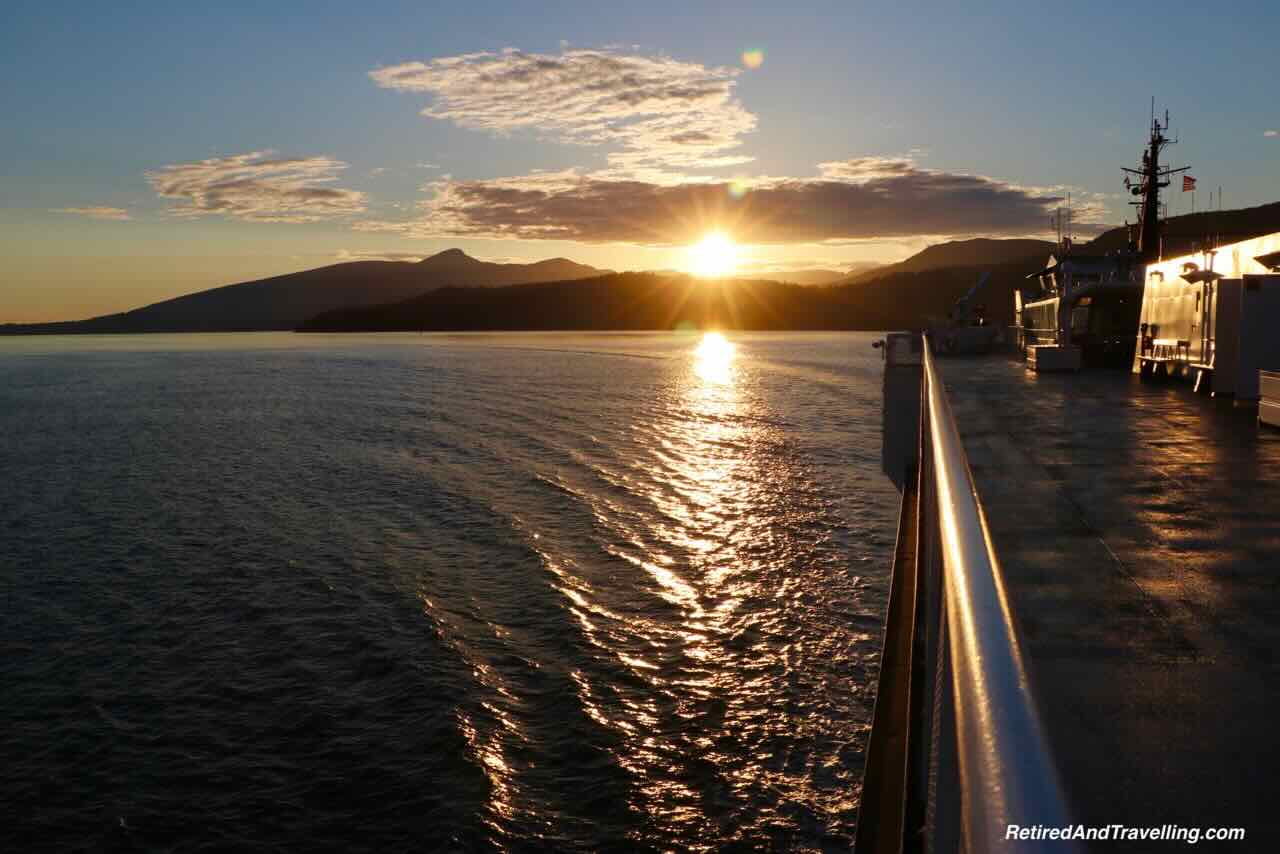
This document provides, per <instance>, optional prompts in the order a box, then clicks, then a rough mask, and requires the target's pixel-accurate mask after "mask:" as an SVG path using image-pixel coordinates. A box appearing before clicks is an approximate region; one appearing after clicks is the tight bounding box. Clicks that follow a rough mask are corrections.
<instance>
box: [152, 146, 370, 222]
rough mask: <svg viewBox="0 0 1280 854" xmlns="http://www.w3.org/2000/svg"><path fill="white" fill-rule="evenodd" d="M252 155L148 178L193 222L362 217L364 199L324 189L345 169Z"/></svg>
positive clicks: (179, 166)
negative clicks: (225, 218)
mask: <svg viewBox="0 0 1280 854" xmlns="http://www.w3.org/2000/svg"><path fill="white" fill-rule="evenodd" d="M273 154H274V152H271V151H253V152H249V153H247V154H235V155H231V156H229V157H215V158H211V159H208V160H199V161H196V162H194V163H176V164H173V165H171V166H165V167H164V168H162V169H157V170H155V171H153V172H148V173H147V181H148V182H150V184H151V186H152V187H153V188H154V189H155V191H156V192H157V193H158V194H159V195H160V196H161V197H163V198H166V199H175V200H177V201H178V202H179V204H177V205H175V206H174V207H173V208H172V209H171V212H172V213H174V214H175V215H177V216H183V217H195V216H203V215H206V214H222V215H225V216H228V217H232V218H235V219H241V220H249V221H253V222H295V223H296V222H317V221H320V220H325V219H334V218H341V217H346V216H351V215H354V214H358V213H362V212H363V211H364V210H365V195H364V193H361V192H358V191H356V190H347V189H342V188H339V187H329V186H324V185H325V184H328V183H330V182H332V181H336V180H337V178H338V174H339V173H340V172H341V171H342V170H343V169H345V168H347V164H346V163H343V162H342V161H340V160H334V159H331V158H328V157H292V158H273V157H272V155H273Z"/></svg>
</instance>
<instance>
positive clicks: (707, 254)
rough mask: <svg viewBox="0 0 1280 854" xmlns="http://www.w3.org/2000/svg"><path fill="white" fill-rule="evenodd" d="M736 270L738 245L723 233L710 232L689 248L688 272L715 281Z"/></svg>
mask: <svg viewBox="0 0 1280 854" xmlns="http://www.w3.org/2000/svg"><path fill="white" fill-rule="evenodd" d="M737 269H738V244H736V243H734V242H733V240H732V239H730V237H729V235H727V234H725V233H724V232H723V231H712V232H710V233H709V234H707V235H706V236H705V237H703V238H702V239H701V240H699V241H698V242H697V243H695V244H694V245H693V246H690V247H689V271H690V272H692V273H693V274H694V275H695V276H702V277H704V278H708V279H715V278H719V277H721V276H728V275H730V274H731V273H733V272H734V271H735V270H737Z"/></svg>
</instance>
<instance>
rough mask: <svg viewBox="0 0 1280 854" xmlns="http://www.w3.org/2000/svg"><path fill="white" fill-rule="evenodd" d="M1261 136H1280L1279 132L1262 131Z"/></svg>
mask: <svg viewBox="0 0 1280 854" xmlns="http://www.w3.org/2000/svg"><path fill="white" fill-rule="evenodd" d="M1262 135H1263V136H1280V130H1264V131H1263V132H1262Z"/></svg>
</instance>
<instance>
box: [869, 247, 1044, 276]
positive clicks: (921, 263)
mask: <svg viewBox="0 0 1280 854" xmlns="http://www.w3.org/2000/svg"><path fill="white" fill-rule="evenodd" d="M1053 249H1054V244H1053V242H1052V241H1049V240H1030V239H1023V238H1012V239H1006V240H993V239H991V238H986V237H975V238H973V239H972V240H950V241H947V242H946V243H935V244H934V245H932V246H929V247H926V248H925V249H923V250H921V251H920V252H917V253H916V254H915V255H912V256H911V257H910V258H907V259H906V260H905V261H899V262H898V263H896V264H887V265H885V266H882V267H877V268H875V269H873V270H869V271H864V272H860V273H854V274H853V275H852V276H850V278H849V281H850V282H859V281H867V280H869V279H872V278H876V279H878V278H882V277H884V276H887V275H890V274H892V273H927V272H929V271H931V270H945V269H948V268H954V267H991V266H1000V265H1004V264H1018V263H1021V262H1023V261H1026V260H1027V259H1028V258H1035V259H1036V262H1039V261H1043V260H1044V257H1047V256H1048V254H1049V253H1050V252H1052V251H1053Z"/></svg>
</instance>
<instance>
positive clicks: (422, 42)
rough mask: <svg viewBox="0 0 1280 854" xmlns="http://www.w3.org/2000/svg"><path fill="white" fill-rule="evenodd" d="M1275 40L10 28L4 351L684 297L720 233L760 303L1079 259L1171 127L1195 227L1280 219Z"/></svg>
mask: <svg viewBox="0 0 1280 854" xmlns="http://www.w3.org/2000/svg"><path fill="white" fill-rule="evenodd" d="M1152 15H1154V16H1156V17H1155V19H1154V20H1149V19H1148V16H1152ZM1278 27H1280V6H1277V5H1276V4H1274V3H1253V4H1250V3H1228V4H1219V5H1218V6H1215V7H1205V6H1204V5H1203V4H1196V5H1194V6H1193V5H1191V4H1179V3H1162V4H1160V5H1159V6H1154V5H1152V6H1146V7H1140V6H1139V5H1138V4H1125V5H1123V6H1118V5H1117V4H1113V3H1094V2H1076V3H1072V4H1064V3H1057V4H1044V5H1040V4H1033V3H1025V2H1024V3H990V4H984V3H978V2H975V3H970V4H930V5H917V4H912V3H902V2H895V3H859V2H851V0H844V2H840V3H830V4H825V3H812V4H810V3H801V2H795V3H776V2H775V3H760V4H751V3H725V4H717V3H700V2H688V0H684V1H683V2H679V3H664V2H658V0H650V2H645V3H634V4H601V3H554V2H540V3H536V4H529V3H523V4H515V3H512V4H500V3H486V2H468V3H424V2H418V3H407V2H387V3H382V2H362V3H359V4H356V3H351V2H345V3H336V2H335V3H327V2H309V3H300V4H289V3H284V2H281V3H270V4H264V3H260V2H259V3H252V4H250V3H243V4H242V3H235V2H226V3H219V4H199V5H198V6H197V4H174V3H156V4H149V3H144V2H137V3H129V4H99V3H82V4H62V3H57V2H40V3H35V2H25V0H16V2H15V0H9V2H7V3H5V4H3V7H2V8H0V79H3V81H4V83H3V85H2V86H0V114H2V115H3V116H4V117H5V120H4V122H3V126H2V127H3V129H2V130H0V322H6V321H40V320H54V319H76V318H83V317H91V316H95V315H99V314H104V313H109V312H112V311H120V310H125V309H128V308H132V307H136V306H139V305H143V304H146V303H150V302H155V301H158V300H162V299H167V298H170V297H174V296H178V295H181V294H184V293H190V292H193V291H198V290H203V289H205V288H208V287H213V286H216V285H219V284H226V283H229V282H235V281H242V280H246V279H252V278H258V277H262V276H267V275H274V274H278V273H283V272H289V271H292V270H299V269H306V268H310V267H317V266H322V265H324V264H329V263H335V262H338V261H342V260H351V259H358V258H389V259H399V258H420V257H424V256H426V255H430V254H432V253H434V252H438V251H441V250H443V249H446V248H451V247H457V248H461V249H463V250H464V251H466V252H467V253H468V254H471V255H473V256H475V257H478V258H483V259H486V260H501V261H533V260H538V259H542V258H548V257H556V256H564V257H569V258H572V259H574V260H576V261H580V262H583V263H588V264H594V265H596V266H601V267H609V268H613V269H666V268H687V267H688V266H689V257H690V256H689V251H688V249H687V247H688V246H689V245H690V244H692V243H696V242H697V241H699V240H700V239H701V238H702V237H703V236H704V235H705V234H707V233H708V232H710V231H719V232H722V233H724V234H726V235H728V236H729V237H730V238H731V239H732V240H733V241H735V242H736V243H738V244H740V250H739V256H740V263H741V266H742V268H743V270H744V271H761V272H768V271H777V270H786V269H800V268H810V267H826V268H836V269H843V268H847V267H848V266H850V265H851V264H854V263H856V262H868V261H882V262H887V261H893V260H898V259H900V258H903V257H905V256H907V255H909V254H911V253H912V252H915V251H918V250H919V249H921V248H923V247H924V246H926V245H928V244H929V243H933V242H937V241H939V240H944V239H949V238H960V237H971V236H1028V235H1037V234H1040V235H1043V234H1046V233H1047V231H1048V215H1049V213H1050V212H1051V211H1052V210H1053V209H1054V208H1055V207H1057V206H1058V205H1060V204H1061V203H1062V199H1063V198H1064V197H1065V196H1066V194H1067V193H1070V194H1071V199H1072V203H1073V207H1074V209H1075V217H1074V218H1075V221H1076V222H1077V223H1078V228H1079V230H1080V231H1081V233H1083V234H1087V233H1089V232H1090V231H1096V230H1097V229H1100V228H1102V227H1103V226H1105V225H1113V224H1119V223H1120V222H1121V221H1123V220H1124V218H1125V216H1126V214H1127V209H1126V197H1125V196H1124V195H1123V187H1122V186H1121V172H1120V167H1121V166H1132V165H1134V164H1135V161H1136V160H1137V158H1138V156H1139V154H1140V151H1141V148H1142V145H1143V143H1144V141H1145V132H1146V127H1147V124H1148V121H1149V114H1150V99H1151V97H1152V96H1154V97H1155V98H1156V103H1157V106H1158V109H1159V110H1161V111H1163V110H1164V109H1166V108H1167V109H1168V110H1169V112H1170V117H1171V119H1172V125H1173V130H1174V132H1175V133H1176V134H1177V136H1178V138H1179V144H1178V145H1176V146H1174V147H1173V148H1171V149H1170V154H1171V157H1172V159H1173V160H1174V161H1176V164H1177V165H1182V164H1190V165H1191V166H1192V172H1191V174H1193V175H1194V176H1195V177H1196V178H1197V179H1198V182H1199V183H1198V186H1199V189H1198V191H1197V203H1198V205H1199V206H1200V208H1201V209H1203V207H1204V206H1205V205H1207V204H1208V191H1209V190H1211V189H1212V190H1215V191H1216V188H1217V187H1219V186H1221V187H1222V188H1223V193H1224V197H1225V205H1226V206H1227V207H1242V206H1247V205H1253V204H1262V203H1265V202H1270V201H1275V200H1280V106H1276V105H1275V103H1274V99H1273V98H1271V97H1270V95H1269V94H1266V93H1269V92H1270V91H1271V90H1272V89H1273V88H1274V86H1275V83H1276V81H1277V76H1280V74H1278V72H1277V67H1276V63H1275V59H1274V56H1275V53H1274V46H1273V43H1272V39H1273V34H1274V33H1275V32H1276V31H1277V28H1278ZM1146 45H1150V49H1147V47H1146ZM1167 201H1168V202H1169V206H1170V212H1171V213H1176V212H1187V211H1189V210H1190V206H1191V200H1190V197H1189V194H1188V195H1187V196H1185V197H1184V196H1183V194H1181V193H1172V194H1170V195H1169V196H1168V198H1167ZM1215 204H1216V201H1215Z"/></svg>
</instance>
